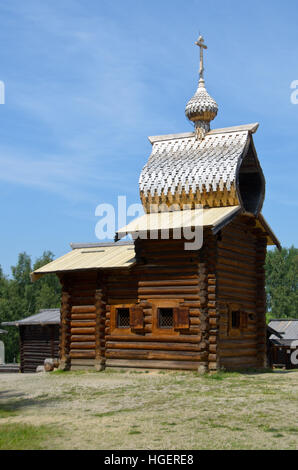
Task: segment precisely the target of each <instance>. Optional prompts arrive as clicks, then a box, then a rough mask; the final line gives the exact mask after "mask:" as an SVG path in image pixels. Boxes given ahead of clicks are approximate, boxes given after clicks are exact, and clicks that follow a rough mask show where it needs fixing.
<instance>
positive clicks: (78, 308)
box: [71, 305, 96, 313]
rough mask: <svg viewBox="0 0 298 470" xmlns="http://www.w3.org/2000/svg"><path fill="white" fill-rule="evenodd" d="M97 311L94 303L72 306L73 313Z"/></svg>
mask: <svg viewBox="0 0 298 470" xmlns="http://www.w3.org/2000/svg"><path fill="white" fill-rule="evenodd" d="M95 311H96V309H95V306H94V305H82V306H81V305H80V306H73V307H72V308H71V312H72V313H94V312H95Z"/></svg>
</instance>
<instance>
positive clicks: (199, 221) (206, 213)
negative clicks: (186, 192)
mask: <svg viewBox="0 0 298 470" xmlns="http://www.w3.org/2000/svg"><path fill="white" fill-rule="evenodd" d="M240 211H241V207H240V206H232V207H212V208H208V209H193V210H184V211H174V212H160V213H151V214H145V215H142V216H141V217H139V218H138V219H135V220H133V221H132V222H130V223H129V224H128V225H126V226H125V227H122V228H121V229H120V230H118V232H117V235H118V237H119V238H122V237H125V236H126V235H127V234H138V233H143V232H147V231H150V230H151V231H156V230H168V229H177V228H188V227H189V228H190V227H196V226H202V227H212V228H213V229H216V228H219V227H220V228H221V227H222V226H223V225H225V224H227V223H228V222H229V221H230V220H231V219H232V218H233V217H234V216H235V215H237V214H238V213H239V212H240Z"/></svg>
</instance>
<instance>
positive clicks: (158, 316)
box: [157, 307, 175, 330]
mask: <svg viewBox="0 0 298 470" xmlns="http://www.w3.org/2000/svg"><path fill="white" fill-rule="evenodd" d="M174 308H175V307H158V308H157V325H158V328H159V329H162V330H172V329H173V328H175V325H174ZM161 310H172V326H161V324H160V313H161V312H160V311H161Z"/></svg>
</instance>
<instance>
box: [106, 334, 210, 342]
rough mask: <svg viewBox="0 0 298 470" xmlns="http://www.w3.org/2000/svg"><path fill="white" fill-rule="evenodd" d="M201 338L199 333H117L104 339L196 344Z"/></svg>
mask: <svg viewBox="0 0 298 470" xmlns="http://www.w3.org/2000/svg"><path fill="white" fill-rule="evenodd" d="M200 340H201V336H200V335H198V334H197V335H195V336H186V335H179V336H174V335H173V336H166V335H163V336H157V335H154V334H151V335H150V334H149V335H146V336H139V335H138V336H136V335H131V336H119V335H115V336H114V335H108V336H106V341H124V342H125V341H128V342H132V341H133V342H156V341H157V342H167V343H193V344H198V343H199V342H200Z"/></svg>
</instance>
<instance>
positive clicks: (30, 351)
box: [20, 325, 59, 373]
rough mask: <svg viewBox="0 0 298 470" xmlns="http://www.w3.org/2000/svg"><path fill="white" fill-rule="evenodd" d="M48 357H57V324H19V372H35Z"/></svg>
mask: <svg viewBox="0 0 298 470" xmlns="http://www.w3.org/2000/svg"><path fill="white" fill-rule="evenodd" d="M50 357H52V358H58V357H59V325H47V326H40V325H27V326H20V370H21V372H25V373H26V372H35V371H36V367H37V366H42V365H43V364H44V360H45V359H47V358H50Z"/></svg>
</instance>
